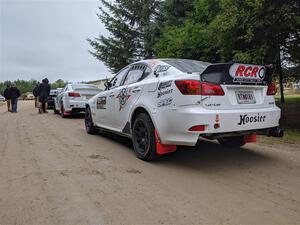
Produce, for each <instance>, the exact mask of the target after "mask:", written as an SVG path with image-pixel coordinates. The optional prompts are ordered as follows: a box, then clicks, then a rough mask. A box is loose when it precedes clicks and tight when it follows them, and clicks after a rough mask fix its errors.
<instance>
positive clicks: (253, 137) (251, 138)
mask: <svg viewBox="0 0 300 225" xmlns="http://www.w3.org/2000/svg"><path fill="white" fill-rule="evenodd" d="M244 141H245V142H246V143H249V142H256V134H251V135H248V136H245V137H244Z"/></svg>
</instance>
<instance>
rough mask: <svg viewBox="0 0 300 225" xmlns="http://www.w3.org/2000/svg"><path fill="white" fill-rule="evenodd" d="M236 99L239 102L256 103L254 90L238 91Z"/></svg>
mask: <svg viewBox="0 0 300 225" xmlns="http://www.w3.org/2000/svg"><path fill="white" fill-rule="evenodd" d="M235 95H236V99H237V101H238V103H239V104H255V103H256V101H255V98H254V94H253V91H236V92H235Z"/></svg>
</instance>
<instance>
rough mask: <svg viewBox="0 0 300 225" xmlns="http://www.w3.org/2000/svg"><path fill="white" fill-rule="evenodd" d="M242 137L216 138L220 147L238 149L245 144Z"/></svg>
mask: <svg viewBox="0 0 300 225" xmlns="http://www.w3.org/2000/svg"><path fill="white" fill-rule="evenodd" d="M244 138H245V137H244V136H234V137H226V138H218V141H219V143H220V144H221V145H223V146H224V147H227V148H239V147H241V146H243V145H244V144H246V142H245V140H244Z"/></svg>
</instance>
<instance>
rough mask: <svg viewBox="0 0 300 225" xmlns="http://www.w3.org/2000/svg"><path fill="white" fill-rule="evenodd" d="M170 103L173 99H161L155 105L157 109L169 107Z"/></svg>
mask: <svg viewBox="0 0 300 225" xmlns="http://www.w3.org/2000/svg"><path fill="white" fill-rule="evenodd" d="M172 101H173V98H166V99H162V100H160V101H159V102H158V103H157V107H163V106H167V105H171V104H172Z"/></svg>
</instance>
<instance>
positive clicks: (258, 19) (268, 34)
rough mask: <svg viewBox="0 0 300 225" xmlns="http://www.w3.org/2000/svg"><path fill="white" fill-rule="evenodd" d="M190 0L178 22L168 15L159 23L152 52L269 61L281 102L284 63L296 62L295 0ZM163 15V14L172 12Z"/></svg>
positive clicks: (299, 10) (299, 31) (299, 35)
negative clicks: (273, 70)
mask: <svg viewBox="0 0 300 225" xmlns="http://www.w3.org/2000/svg"><path fill="white" fill-rule="evenodd" d="M170 2H173V3H174V2H176V4H178V1H176V0H173V1H172V0H166V1H165V4H167V3H170ZM181 2H182V3H183V2H185V1H184V0H182V1H181ZM191 2H192V3H191V4H192V8H190V7H189V8H187V9H185V12H182V11H180V15H185V16H184V17H180V16H179V17H178V18H179V21H176V19H175V18H173V17H171V19H170V20H166V22H165V23H164V24H163V26H161V27H163V28H162V30H161V36H160V38H159V39H158V41H157V44H156V48H155V52H156V54H157V56H159V57H181V58H193V59H200V60H206V61H210V62H224V61H225V62H229V61H237V62H242V63H253V64H263V65H271V66H273V67H274V69H275V74H276V75H278V76H279V81H280V86H281V88H280V90H281V101H282V102H284V95H283V78H284V77H283V76H284V73H283V67H295V68H299V63H300V62H299V60H300V6H299V4H300V1H299V0H286V1H281V0H213V1H212V0H193V1H191ZM176 4H175V5H176ZM162 8H163V9H164V10H165V9H168V8H170V9H172V7H162ZM162 13H163V14H165V15H166V16H168V15H169V14H172V11H171V10H170V11H168V12H165V11H163V10H162ZM175 15H177V12H176V11H175ZM162 18H164V17H163V16H162ZM172 21H173V24H172ZM174 21H175V22H174ZM284 69H286V68H284ZM285 74H288V73H285Z"/></svg>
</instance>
